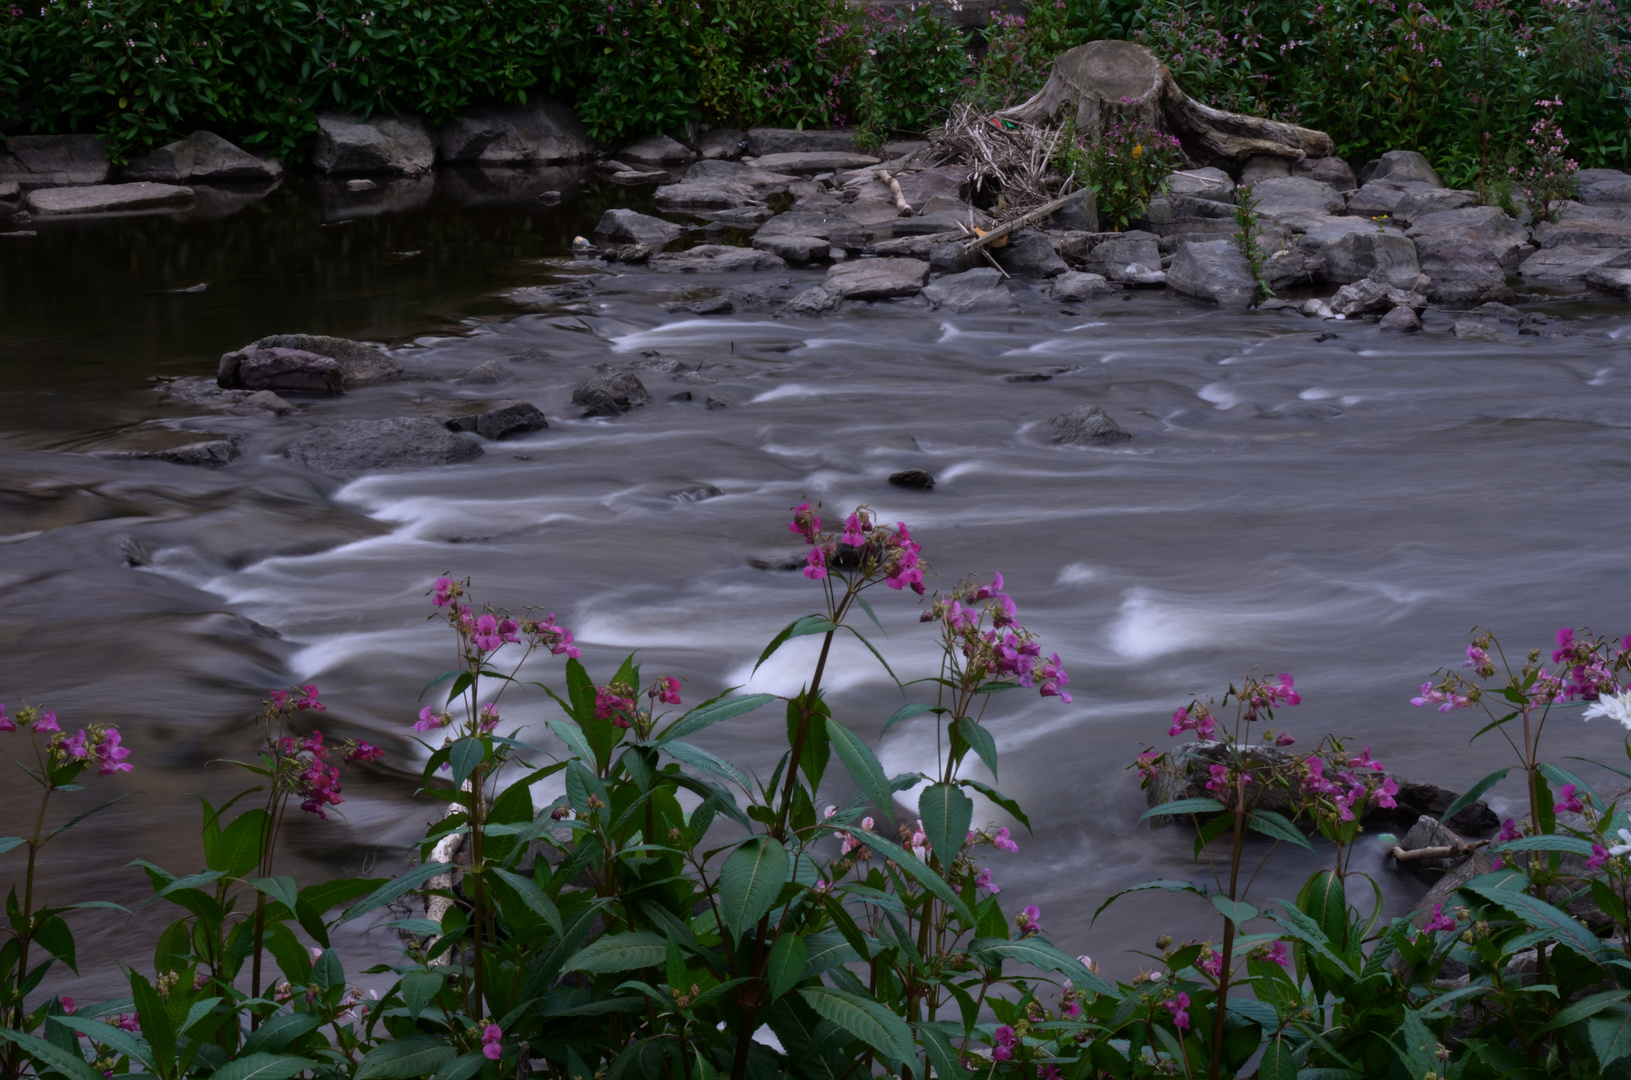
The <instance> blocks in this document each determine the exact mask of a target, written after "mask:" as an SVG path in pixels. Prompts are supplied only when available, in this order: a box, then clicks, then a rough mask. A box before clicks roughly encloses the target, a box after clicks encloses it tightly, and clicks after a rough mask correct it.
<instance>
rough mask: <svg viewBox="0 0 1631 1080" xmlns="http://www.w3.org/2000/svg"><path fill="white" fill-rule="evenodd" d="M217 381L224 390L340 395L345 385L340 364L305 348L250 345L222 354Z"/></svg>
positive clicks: (216, 376)
mask: <svg viewBox="0 0 1631 1080" xmlns="http://www.w3.org/2000/svg"><path fill="white" fill-rule="evenodd" d="M215 381H216V383H217V384H218V385H219V386H220V387H221V388H222V389H224V390H277V391H282V392H283V393H286V394H287V393H302V394H338V393H340V392H341V391H342V390H343V389H344V388H345V375H344V373H343V372H342V371H341V370H340V365H339V364H337V363H336V362H335V361H334V360H332V359H331V358H329V357H327V356H319V355H318V354H317V353H312V352H306V351H304V350H302V349H287V348H276V347H271V348H261V347H257V346H253V345H252V346H250V347H249V348H247V349H241V350H239V351H237V352H229V353H226V354H224V355H223V356H222V357H221V363H220V366H219V367H218V368H217V370H216V375H215Z"/></svg>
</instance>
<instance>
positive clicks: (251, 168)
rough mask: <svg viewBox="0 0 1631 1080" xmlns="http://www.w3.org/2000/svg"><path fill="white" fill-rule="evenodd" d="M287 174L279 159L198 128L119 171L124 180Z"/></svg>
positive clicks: (267, 177)
mask: <svg viewBox="0 0 1631 1080" xmlns="http://www.w3.org/2000/svg"><path fill="white" fill-rule="evenodd" d="M282 175H283V166H282V165H280V164H278V162H276V161H272V160H267V159H263V158H258V157H256V156H255V155H254V154H251V153H249V152H248V151H247V150H242V149H240V148H239V147H237V146H234V145H233V144H232V143H230V142H228V141H227V140H225V139H223V138H221V137H220V136H219V135H216V134H213V133H211V132H208V131H195V132H193V133H192V134H191V135H188V136H187V137H186V138H185V139H178V140H177V141H175V142H173V143H167V144H165V145H164V146H161V147H159V148H158V149H157V150H154V151H152V152H151V153H148V154H144V155H142V156H141V157H139V158H136V159H135V160H133V161H131V162H130V163H129V164H128V165H126V166H125V167H124V168H123V169H121V170H119V178H120V179H121V180H156V181H159V182H161V183H186V182H187V181H188V180H275V179H277V178H278V177H280V176H282Z"/></svg>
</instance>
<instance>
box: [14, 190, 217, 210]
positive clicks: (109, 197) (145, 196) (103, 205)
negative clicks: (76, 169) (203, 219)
mask: <svg viewBox="0 0 1631 1080" xmlns="http://www.w3.org/2000/svg"><path fill="white" fill-rule="evenodd" d="M192 201H193V189H192V188H190V187H182V186H180V185H177V184H153V183H148V182H146V181H142V182H140V183H134V184H93V185H90V186H89V187H60V188H41V189H38V190H35V191H30V192H29V193H28V196H27V198H25V199H24V200H23V205H24V206H26V207H27V208H28V210H29V211H30V212H32V213H35V214H39V215H41V216H42V217H43V216H46V215H51V214H130V213H138V212H143V211H148V212H151V211H163V210H173V209H175V208H176V207H178V206H184V205H186V204H187V203H190V202H192Z"/></svg>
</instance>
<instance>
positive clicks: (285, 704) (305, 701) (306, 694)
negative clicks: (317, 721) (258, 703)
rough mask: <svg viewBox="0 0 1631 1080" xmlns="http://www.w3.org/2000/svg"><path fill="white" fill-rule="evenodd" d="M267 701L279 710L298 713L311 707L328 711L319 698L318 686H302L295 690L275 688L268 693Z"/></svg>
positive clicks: (316, 710) (317, 710)
mask: <svg viewBox="0 0 1631 1080" xmlns="http://www.w3.org/2000/svg"><path fill="white" fill-rule="evenodd" d="M266 703H267V704H268V705H270V706H271V707H272V708H273V709H274V710H276V711H278V712H288V713H297V712H305V711H306V710H307V709H311V710H313V711H315V712H327V711H328V710H327V709H326V708H324V706H323V703H322V702H321V701H318V700H317V687H315V686H302V687H298V688H296V689H295V690H273V691H272V692H271V693H270V694H267V695H266Z"/></svg>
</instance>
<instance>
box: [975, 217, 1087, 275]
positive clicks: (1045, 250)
mask: <svg viewBox="0 0 1631 1080" xmlns="http://www.w3.org/2000/svg"><path fill="white" fill-rule="evenodd" d="M992 254H994V255H995V256H996V259H997V263H998V265H1000V266H1001V267H1002V268H1003V269H1004V270H1006V271H1007V272H1008V273H1010V274H1012V275H1013V276H1015V277H1039V278H1050V277H1058V276H1059V275H1060V274H1063V273H1064V272H1065V271H1067V270H1069V269H1070V267H1069V266H1068V265H1067V264H1066V263H1065V260H1063V259H1061V258H1060V257H1059V253H1058V252H1056V251H1054V250H1053V244H1052V243H1050V242H1049V241H1048V238H1047V236H1045V235H1044V234H1042V233H1039V232H1035V231H1033V230H1030V229H1024V230H1021V231H1020V232H1016V233H1013V234H1012V235H1010V236H1009V237H1008V243H1006V244H1004V245H1003V246H1002V247H1000V248H997V249H995V250H994V251H993V252H992Z"/></svg>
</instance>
